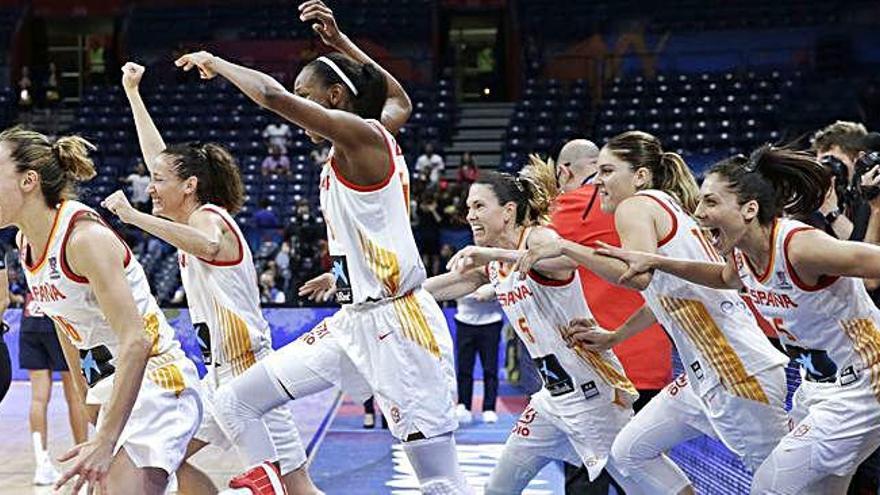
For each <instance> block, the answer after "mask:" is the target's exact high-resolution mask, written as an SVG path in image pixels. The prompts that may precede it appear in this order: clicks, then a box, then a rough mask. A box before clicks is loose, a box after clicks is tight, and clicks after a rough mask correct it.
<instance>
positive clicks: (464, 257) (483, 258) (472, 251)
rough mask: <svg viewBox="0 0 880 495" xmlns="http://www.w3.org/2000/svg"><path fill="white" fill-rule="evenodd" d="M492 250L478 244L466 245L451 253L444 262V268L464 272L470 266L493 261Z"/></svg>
mask: <svg viewBox="0 0 880 495" xmlns="http://www.w3.org/2000/svg"><path fill="white" fill-rule="evenodd" d="M494 259H495V258H493V257H492V250H491V249H489V248H485V247H480V246H466V247H464V248H462V249H460V250H459V251H458V252H457V253H455V254H454V255H452V258H450V259H449V262H447V263H446V269H447V270H449V271H451V272H458V273H464V272H466V271H468V270H470V269H471V268H474V267H477V266H483V265H486V264H488V263H489V262H490V261H493V260H494Z"/></svg>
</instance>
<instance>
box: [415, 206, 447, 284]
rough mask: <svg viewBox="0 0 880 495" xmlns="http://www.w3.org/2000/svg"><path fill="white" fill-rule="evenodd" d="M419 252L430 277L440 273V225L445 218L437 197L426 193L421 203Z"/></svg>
mask: <svg viewBox="0 0 880 495" xmlns="http://www.w3.org/2000/svg"><path fill="white" fill-rule="evenodd" d="M419 213H420V214H419V230H418V240H419V251H420V252H421V253H422V261H423V262H424V263H425V267H426V268H427V270H428V276H432V275H437V274H438V273H440V225H441V223H442V221H443V218H442V217H441V216H440V208H439V205H438V204H437V196H436V194H435V193H433V192H432V191H429V192H426V193H425V195H424V196H422V200H421V201H420V203H419Z"/></svg>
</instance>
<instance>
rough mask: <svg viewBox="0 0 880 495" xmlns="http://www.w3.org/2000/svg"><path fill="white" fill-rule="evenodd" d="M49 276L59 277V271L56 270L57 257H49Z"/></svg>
mask: <svg viewBox="0 0 880 495" xmlns="http://www.w3.org/2000/svg"><path fill="white" fill-rule="evenodd" d="M49 278H51V279H53V280H57V279H59V278H61V273H60V272H59V271H58V258H56V257H54V256H50V257H49Z"/></svg>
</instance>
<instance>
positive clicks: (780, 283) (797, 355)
mask: <svg viewBox="0 0 880 495" xmlns="http://www.w3.org/2000/svg"><path fill="white" fill-rule="evenodd" d="M811 228H812V227H810V226H808V225H806V224H803V223H801V222H798V221H796V220H791V219H786V218H783V219H779V220H777V221H776V222H775V223H774V225H773V230H772V233H771V243H772V244H771V245H772V249H771V254H770V261H769V263H768V265H767V267H766V269H765V270H763V271H760V270H758V269H756V268H755V266H754V265H753V264H752V263H751V261H750V260H749V259H748V257H747V256H746V255H745V254H744V253H743V252H742V251H740V250H738V249H737V250H735V251H734V256H735V258H734V259H735V261H736V266H737V269H738V270H739V277H740V279H741V280H742V282H743V286H744V288H745V290H746V291H747V292H748V294H749V296H750V297H751V299H752V301H754V303H755V307H757V308H758V310H759V311H760V312H761V313H762V314H763V315H764V316H765V317H766V318H767V319H768V320H769V321H770V322H772V323H773V326H774V327H775V328H776V330H777V333H778V334H779V340H780V341H781V342H782V343H783V344H784V345H785V347H786V349H787V350H788V351H789V354H790V355H791V356H792V358H793V359H794V360H795V362H797V363H798V364H799V365H800V366H801V368H802V370H803V372H804V373H805V377H806V378H807V379H809V380H812V381H819V382H826V381H836V380H837V379H838V377H839V379H840V381H841V383H843V384H846V383H847V382H848V380H850V381H855V378H856V376H857V375H858V374H859V373H860V372H861V371H862V370H865V369H868V368H870V367H872V366H873V365H876V364H878V362H880V329H878V327H880V310H878V309H877V307H876V306H875V305H874V302H873V301H872V300H871V298H870V297H869V296H868V292H867V291H866V290H865V285H864V283H863V281H862V279H859V278H852V277H822V278H820V279H819V282H818V283H817V284H816V285H815V286H810V285H807V284H806V283H804V282H803V281H802V280H801V279H800V278H798V275H797V273H796V272H795V271H794V269H793V268H792V266H791V264H790V263H789V261H788V253H787V248H788V243H789V241H790V240H791V238H792V237H793V236H794V235H795V234H796V233H798V232H800V231H803V230H807V229H811ZM872 384H873V387H874V391H875V395H876V396H877V397H878V398H880V377H877V376H876V375H872Z"/></svg>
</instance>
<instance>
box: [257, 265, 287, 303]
mask: <svg viewBox="0 0 880 495" xmlns="http://www.w3.org/2000/svg"><path fill="white" fill-rule="evenodd" d="M285 302H287V297H285V295H284V291H282V290H279V289H278V288H277V287H275V274H274V270H266V271H265V272H263V273H262V274H261V275H260V303H262V304H284V303H285Z"/></svg>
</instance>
